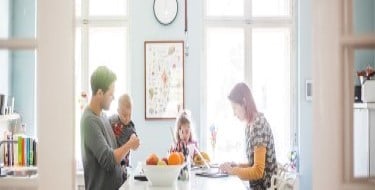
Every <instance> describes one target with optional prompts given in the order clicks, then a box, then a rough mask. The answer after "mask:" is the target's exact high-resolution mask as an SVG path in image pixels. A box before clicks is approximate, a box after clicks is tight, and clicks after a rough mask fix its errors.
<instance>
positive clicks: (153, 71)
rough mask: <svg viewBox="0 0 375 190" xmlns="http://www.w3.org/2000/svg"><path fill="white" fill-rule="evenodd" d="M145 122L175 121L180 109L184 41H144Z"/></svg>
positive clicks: (182, 102)
mask: <svg viewBox="0 0 375 190" xmlns="http://www.w3.org/2000/svg"><path fill="white" fill-rule="evenodd" d="M144 61H145V119H146V120H152V119H175V118H176V116H177V114H178V112H179V111H180V110H181V109H184V107H185V103H184V62H185V57H184V41H145V42H144Z"/></svg>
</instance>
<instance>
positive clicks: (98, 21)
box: [76, 0, 131, 92]
mask: <svg viewBox="0 0 375 190" xmlns="http://www.w3.org/2000/svg"><path fill="white" fill-rule="evenodd" d="M129 4H130V0H127V5H128V6H127V9H128V10H127V15H125V16H89V0H82V2H81V10H82V13H81V17H78V18H76V27H81V28H82V33H81V37H82V43H81V55H82V57H81V63H82V65H81V85H82V90H85V91H86V92H89V91H90V90H89V89H90V81H89V78H90V76H89V63H88V62H89V60H88V54H89V49H88V47H89V28H90V27H103V26H104V27H125V28H126V29H127V31H128V32H127V35H128V38H127V39H130V38H129V31H130V30H129V15H130V13H129ZM124 43H126V44H127V49H128V50H129V47H130V46H129V40H128V41H127V42H124ZM124 53H126V54H127V55H128V56H127V57H128V60H127V62H126V65H125V68H127V71H126V76H127V77H126V78H127V80H126V81H127V82H126V88H125V90H126V91H129V89H130V84H131V83H130V79H131V76H130V74H131V72H130V71H129V70H130V64H129V63H130V58H129V52H124Z"/></svg>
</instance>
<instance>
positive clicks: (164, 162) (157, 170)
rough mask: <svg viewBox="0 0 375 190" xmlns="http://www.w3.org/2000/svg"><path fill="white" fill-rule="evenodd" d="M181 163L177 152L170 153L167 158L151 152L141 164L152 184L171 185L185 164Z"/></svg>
mask: <svg viewBox="0 0 375 190" xmlns="http://www.w3.org/2000/svg"><path fill="white" fill-rule="evenodd" d="M181 160H182V161H181ZM183 163H184V162H183V159H182V158H181V156H180V155H179V153H171V154H170V155H169V157H168V158H162V159H159V157H158V156H156V155H155V154H151V155H150V156H149V157H148V158H147V160H146V164H144V165H143V172H144V174H145V176H146V178H147V180H148V181H149V182H150V183H151V185H152V186H172V185H173V184H175V182H176V181H177V178H178V175H179V173H180V171H181V169H182V168H183V167H184V166H185V164H183Z"/></svg>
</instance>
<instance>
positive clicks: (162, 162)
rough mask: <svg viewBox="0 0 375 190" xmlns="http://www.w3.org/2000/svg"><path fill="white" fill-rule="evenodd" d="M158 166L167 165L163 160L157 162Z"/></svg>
mask: <svg viewBox="0 0 375 190" xmlns="http://www.w3.org/2000/svg"><path fill="white" fill-rule="evenodd" d="M158 165H167V163H165V161H164V160H159V161H158Z"/></svg>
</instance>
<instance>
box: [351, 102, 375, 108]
mask: <svg viewBox="0 0 375 190" xmlns="http://www.w3.org/2000/svg"><path fill="white" fill-rule="evenodd" d="M353 108H354V109H375V103H354V106H353Z"/></svg>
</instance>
